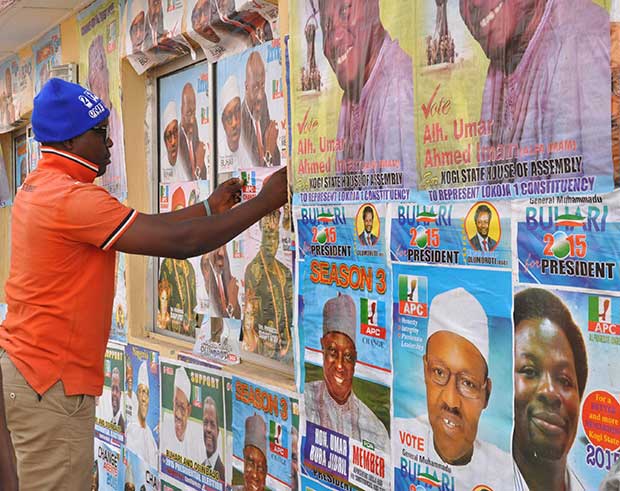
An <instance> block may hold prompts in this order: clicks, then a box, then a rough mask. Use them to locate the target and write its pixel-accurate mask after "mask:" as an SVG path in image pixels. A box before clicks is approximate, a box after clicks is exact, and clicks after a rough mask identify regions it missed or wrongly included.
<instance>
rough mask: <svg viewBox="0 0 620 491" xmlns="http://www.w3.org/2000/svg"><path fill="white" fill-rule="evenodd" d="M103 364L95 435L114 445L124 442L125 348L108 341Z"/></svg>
mask: <svg viewBox="0 0 620 491" xmlns="http://www.w3.org/2000/svg"><path fill="white" fill-rule="evenodd" d="M103 363H104V365H103V375H104V380H103V392H102V394H101V395H100V396H99V397H98V398H97V400H96V404H97V405H96V409H95V414H96V419H95V436H96V437H97V438H99V439H100V440H102V441H104V442H106V443H109V444H111V445H113V446H115V447H120V446H121V444H123V443H125V430H126V429H127V420H126V417H125V403H124V398H123V394H124V392H125V348H124V346H123V345H122V344H117V343H114V342H110V343H108V346H107V348H106V351H105V358H104V362H103Z"/></svg>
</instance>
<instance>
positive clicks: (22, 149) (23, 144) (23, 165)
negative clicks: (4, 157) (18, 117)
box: [13, 133, 30, 190]
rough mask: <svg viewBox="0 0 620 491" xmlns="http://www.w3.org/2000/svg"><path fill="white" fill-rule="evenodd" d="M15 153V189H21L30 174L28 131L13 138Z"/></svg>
mask: <svg viewBox="0 0 620 491" xmlns="http://www.w3.org/2000/svg"><path fill="white" fill-rule="evenodd" d="M13 154H14V156H15V173H14V176H15V189H16V190H17V189H19V188H20V187H21V185H22V184H23V183H24V181H25V180H26V177H27V176H28V174H29V173H30V172H29V169H28V141H27V139H26V133H22V134H21V135H19V136H16V137H14V138H13Z"/></svg>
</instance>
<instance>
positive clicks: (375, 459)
mask: <svg viewBox="0 0 620 491" xmlns="http://www.w3.org/2000/svg"><path fill="white" fill-rule="evenodd" d="M297 267H298V268H299V297H300V302H303V304H304V305H305V307H304V309H303V314H301V313H300V316H299V330H300V331H301V334H300V336H301V338H302V339H303V345H302V347H301V348H302V350H303V357H304V371H305V375H304V380H303V393H304V399H305V406H304V414H305V427H304V424H303V423H302V436H303V441H302V446H301V452H302V454H301V455H302V457H301V462H302V466H303V469H304V471H305V472H306V474H307V475H309V476H310V477H313V478H315V479H318V480H320V481H321V482H324V483H330V484H331V485H333V486H336V487H338V488H344V489H348V488H349V486H352V488H353V489H364V490H373V491H379V490H387V489H391V486H392V484H391V483H392V464H391V457H390V397H391V380H392V352H391V337H392V330H391V325H392V323H391V319H390V299H391V297H390V288H391V277H390V270H389V269H388V268H387V264H386V263H384V264H372V263H365V262H361V261H360V262H352V261H347V260H344V259H338V260H336V259H328V258H323V257H317V258H306V260H305V261H301V262H298V263H297ZM407 372H409V370H408V371H407ZM349 483H350V484H349Z"/></svg>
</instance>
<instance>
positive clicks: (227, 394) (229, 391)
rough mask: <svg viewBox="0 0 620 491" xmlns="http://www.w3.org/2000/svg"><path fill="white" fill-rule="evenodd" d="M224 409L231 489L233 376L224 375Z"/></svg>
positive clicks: (227, 478) (226, 467)
mask: <svg viewBox="0 0 620 491" xmlns="http://www.w3.org/2000/svg"><path fill="white" fill-rule="evenodd" d="M224 411H226V462H225V464H224V474H225V475H226V488H227V489H230V488H231V485H230V483H231V482H232V476H233V457H232V455H233V439H234V436H233V435H234V430H233V428H234V425H233V382H232V377H230V376H227V377H224Z"/></svg>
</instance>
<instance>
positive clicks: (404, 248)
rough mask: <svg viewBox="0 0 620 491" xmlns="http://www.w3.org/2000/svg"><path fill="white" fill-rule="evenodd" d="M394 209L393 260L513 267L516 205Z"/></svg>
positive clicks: (410, 205) (396, 205)
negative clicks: (512, 253)
mask: <svg viewBox="0 0 620 491" xmlns="http://www.w3.org/2000/svg"><path fill="white" fill-rule="evenodd" d="M389 210H390V218H389V220H390V225H391V232H390V257H391V259H392V260H393V261H398V262H403V263H420V264H437V265H444V266H457V265H458V266H485V267H490V268H501V269H510V268H511V267H512V256H511V233H510V225H511V222H510V217H511V208H510V202H507V201H503V202H502V201H476V202H468V203H458V202H457V203H445V204H438V203H423V202H422V203H420V202H412V203H390V205H389Z"/></svg>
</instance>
